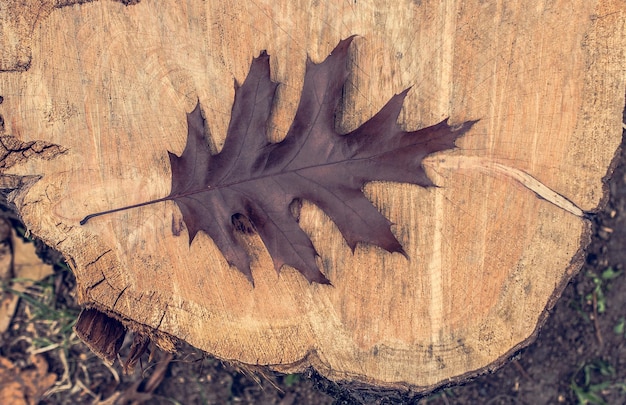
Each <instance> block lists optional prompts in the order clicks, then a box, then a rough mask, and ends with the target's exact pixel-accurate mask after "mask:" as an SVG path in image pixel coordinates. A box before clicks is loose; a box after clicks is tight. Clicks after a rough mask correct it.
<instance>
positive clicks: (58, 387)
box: [0, 119, 626, 405]
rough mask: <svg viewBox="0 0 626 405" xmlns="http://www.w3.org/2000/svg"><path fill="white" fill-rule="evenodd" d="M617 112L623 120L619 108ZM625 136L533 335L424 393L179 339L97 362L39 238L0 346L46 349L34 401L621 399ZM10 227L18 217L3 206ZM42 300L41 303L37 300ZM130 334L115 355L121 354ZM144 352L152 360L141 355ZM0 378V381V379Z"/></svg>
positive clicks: (625, 352)
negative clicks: (342, 380) (581, 251)
mask: <svg viewBox="0 0 626 405" xmlns="http://www.w3.org/2000/svg"><path fill="white" fill-rule="evenodd" d="M625 122H626V119H625ZM625 146H626V145H624V143H623V144H622V153H621V155H620V157H619V161H618V162H617V166H616V169H615V172H614V173H613V175H612V177H611V180H610V181H609V182H608V187H609V190H610V200H609V201H608V204H606V206H605V207H604V208H602V209H601V210H600V211H599V212H597V213H596V214H595V215H593V218H592V220H593V222H594V226H595V234H594V237H593V241H592V243H591V245H590V246H589V247H588V249H587V253H586V259H587V260H586V264H585V265H584V266H583V268H582V269H581V271H580V273H579V274H578V275H577V276H575V277H574V278H573V279H572V280H571V282H570V283H569V285H568V286H567V287H566V289H565V291H564V292H563V294H562V296H561V298H560V299H559V300H558V302H557V303H556V305H555V307H554V308H553V309H552V310H551V313H550V314H549V316H548V317H547V319H546V322H545V324H544V325H543V326H542V327H541V328H540V330H539V333H538V338H537V340H536V341H535V342H534V343H532V344H531V345H530V346H528V347H527V348H526V349H523V350H521V351H520V352H519V353H517V354H516V355H515V356H513V358H512V359H511V360H510V361H509V362H507V363H506V365H504V366H503V367H502V368H500V369H499V370H496V371H494V372H492V373H490V374H486V375H482V376H479V377H476V378H474V379H472V380H470V381H466V382H465V383H464V384H462V385H453V386H449V387H445V388H440V389H439V390H437V391H435V392H433V393H430V394H427V395H424V394H422V395H418V396H416V395H411V394H409V393H403V392H385V393H380V392H378V393H376V392H374V391H372V390H363V389H361V390H355V389H352V390H349V389H348V387H345V386H340V385H337V384H335V383H332V382H330V381H328V380H325V379H324V378H322V377H320V376H319V375H317V374H316V373H315V372H314V371H313V370H309V371H307V372H305V373H303V374H298V375H281V374H278V373H273V372H270V371H267V370H263V369H250V368H249V367H245V366H237V365H233V364H226V363H223V362H221V361H220V360H217V359H215V358H212V357H210V356H207V355H205V354H203V353H201V352H199V351H198V350H195V349H193V348H191V347H188V346H185V345H181V347H180V351H179V353H178V354H176V355H175V356H174V358H173V359H172V358H170V357H168V356H167V355H166V354H165V353H160V352H159V351H158V350H152V351H150V350H149V352H150V353H146V354H145V355H144V357H142V358H141V360H140V362H139V363H138V365H137V366H136V367H135V370H134V372H129V373H128V374H125V373H124V371H123V369H122V366H121V365H120V362H116V364H115V365H114V366H112V367H110V366H107V365H105V363H103V362H102V360H100V359H99V358H98V357H96V356H95V355H93V354H92V353H91V352H90V351H89V349H88V348H87V347H86V346H85V345H84V344H83V343H81V342H80V340H79V339H78V338H77V337H76V336H75V334H74V333H73V332H72V331H71V326H72V323H73V322H74V320H75V319H76V316H77V314H78V312H79V308H78V306H77V305H76V301H75V297H74V295H73V288H74V279H73V276H72V274H71V272H70V271H69V269H68V268H67V267H66V266H64V265H63V262H62V260H61V258H60V256H58V254H56V253H55V252H54V251H52V250H50V249H48V248H46V247H45V246H43V245H40V244H39V242H37V241H35V243H36V244H39V245H38V250H39V253H40V256H41V257H42V258H43V260H44V261H46V262H48V263H52V264H54V266H55V274H54V275H53V276H51V277H50V278H49V279H47V280H45V282H43V283H39V284H38V285H36V286H35V287H31V288H30V289H29V290H28V291H27V293H28V294H29V297H30V298H32V299H28V300H27V299H21V300H20V304H19V306H18V309H17V311H16V313H15V316H14V317H13V320H12V323H11V325H10V327H9V329H8V331H6V332H4V333H3V334H2V335H0V356H2V357H4V358H5V359H8V360H9V361H10V362H12V363H13V364H14V365H15V366H17V367H19V368H21V369H28V368H29V367H31V368H32V367H34V366H33V357H32V356H31V355H32V354H33V353H39V354H40V355H43V356H45V359H46V361H47V362H48V367H49V372H51V373H54V374H56V375H57V381H56V383H55V384H54V385H53V386H52V387H50V389H48V391H47V393H46V394H44V395H43V396H42V397H41V398H36V399H33V398H31V400H32V402H31V403H37V402H39V403H42V404H82V403H85V404H115V403H120V404H121V403H137V404H139V403H147V404H225V403H255V404H281V405H289V404H333V403H335V404H360V403H379V404H391V403H407V404H409V403H415V404H491V405H496V404H559V403H562V404H604V403H606V404H618V403H626V324H625V323H626V293H625V292H626V275H624V271H625V269H624V268H623V267H624V263H626V249H625V247H626V153H624V150H625V149H626V148H625ZM0 216H4V217H5V218H7V219H8V220H9V221H10V223H11V224H12V226H13V227H15V228H16V229H17V231H18V234H23V228H22V227H21V225H20V223H19V221H18V220H17V218H15V217H14V216H13V215H12V214H11V213H10V212H9V211H7V210H4V211H3V212H2V213H0ZM37 302H39V304H37ZM130 344H131V339H130V338H128V337H127V341H126V342H125V343H124V346H123V349H122V352H121V354H122V357H124V355H126V354H128V351H129V346H130ZM149 355H150V356H151V357H153V358H152V359H149V358H148V356H149ZM0 385H1V384H0Z"/></svg>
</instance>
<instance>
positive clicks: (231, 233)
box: [83, 37, 473, 284]
mask: <svg viewBox="0 0 626 405" xmlns="http://www.w3.org/2000/svg"><path fill="white" fill-rule="evenodd" d="M352 39H353V37H350V38H347V39H344V40H342V41H341V42H339V44H338V45H337V47H335V49H334V50H333V51H332V53H331V54H330V55H329V56H328V57H327V58H326V60H324V61H323V62H322V63H320V64H315V63H313V62H312V61H311V60H310V59H309V60H307V64H306V73H305V76H304V86H303V89H302V94H301V98H300V103H299V105H298V108H297V110H296V114H295V117H294V120H293V122H292V124H291V127H290V128H289V130H288V132H287V135H286V136H285V138H284V140H282V141H281V142H277V143H271V142H269V141H268V139H267V133H266V132H267V126H268V121H269V118H270V115H271V113H272V105H273V103H274V97H275V92H276V88H277V86H278V83H276V82H273V81H272V80H271V79H270V68H269V56H268V55H267V53H266V52H262V53H261V54H260V56H259V57H257V58H254V59H253V61H252V64H251V66H250V71H249V73H248V76H247V77H246V79H245V81H244V82H243V84H241V85H238V84H237V83H236V84H235V87H236V88H235V101H234V103H233V107H232V114H231V120H230V124H229V127H228V132H227V136H226V140H225V143H224V146H223V148H222V150H221V151H220V152H219V153H217V154H213V153H212V152H211V149H210V147H209V143H208V141H207V136H209V134H208V132H209V131H208V129H207V128H206V124H205V120H204V118H203V117H202V112H201V106H200V104H199V103H198V104H197V105H196V107H195V109H194V110H193V111H192V112H191V113H189V114H188V115H187V123H188V138H187V144H186V146H185V149H184V151H183V153H182V155H181V156H176V155H175V154H173V153H171V152H170V153H169V157H170V163H171V168H172V188H171V193H170V194H169V196H167V197H165V198H162V199H159V200H155V202H158V201H165V200H173V201H174V202H175V203H176V204H177V206H178V207H179V209H180V211H181V212H182V216H183V221H184V223H185V225H186V227H187V229H188V232H189V243H191V242H192V241H193V240H194V238H195V237H196V235H197V233H198V232H200V231H203V232H205V233H206V234H207V235H208V236H209V237H210V238H211V239H212V240H213V241H214V243H215V244H216V246H217V247H218V248H219V249H220V251H221V252H222V254H223V255H224V257H225V258H226V260H227V261H228V262H229V263H230V264H231V265H233V266H235V267H236V268H237V269H239V271H241V272H242V273H243V274H244V275H246V277H248V279H249V280H250V281H251V282H252V281H253V279H252V272H251V270H250V257H249V256H248V253H247V251H246V249H245V248H244V246H242V244H241V243H240V242H239V239H238V237H237V235H236V226H235V224H234V219H235V218H237V217H244V218H247V220H249V222H250V223H251V224H252V226H253V228H254V229H255V230H256V232H258V234H259V236H260V237H261V239H262V241H263V243H264V244H265V246H266V248H267V250H268V252H269V253H270V256H271V258H272V260H273V262H274V267H275V269H276V270H277V271H280V268H281V267H282V266H283V265H288V266H291V267H293V268H295V269H297V270H298V271H299V272H300V273H302V275H304V277H305V278H306V279H307V280H308V281H309V282H317V283H323V284H327V283H329V280H328V279H327V278H326V277H325V276H324V274H322V272H321V271H320V269H319V267H318V265H317V263H316V257H317V256H318V253H317V251H316V250H315V247H314V246H313V244H312V242H311V240H310V238H309V236H308V235H307V234H306V233H305V232H304V231H303V230H302V229H301V228H300V226H299V224H298V219H297V218H296V217H295V216H294V214H293V211H292V209H291V206H292V203H293V202H294V201H300V200H307V201H310V202H312V203H313V204H315V205H317V206H318V207H319V208H320V209H322V210H323V211H324V212H325V213H326V215H328V216H329V217H330V218H331V219H332V221H333V222H334V223H335V224H336V226H337V228H338V229H339V231H340V232H341V234H342V235H343V237H344V239H345V240H346V242H347V244H348V246H350V248H351V249H352V250H353V251H354V249H355V247H356V245H357V243H359V242H362V243H369V244H373V245H376V246H379V247H381V248H383V249H385V250H387V251H388V252H392V253H393V252H398V253H401V254H404V255H406V254H405V252H404V250H403V248H402V245H401V244H400V242H399V241H398V240H397V239H396V237H395V236H394V235H393V233H392V232H391V225H392V224H391V222H390V221H389V220H388V219H387V218H385V217H384V216H383V215H382V214H381V213H380V212H379V211H378V210H377V209H376V207H375V206H374V205H373V204H372V203H371V202H370V201H369V200H368V199H367V198H366V197H365V195H364V194H363V187H364V185H365V184H366V183H368V182H372V181H391V182H400V183H410V184H416V185H420V186H423V187H428V186H433V183H432V181H431V180H430V179H429V178H428V177H427V175H426V172H425V171H424V168H423V167H422V160H423V159H424V158H425V157H426V156H428V155H430V154H432V153H435V152H439V151H443V150H446V149H451V148H454V147H455V144H454V142H455V140H456V139H457V138H458V137H459V136H461V135H463V134H464V133H465V132H466V131H467V130H468V129H469V128H470V127H471V126H472V124H473V122H467V123H465V124H464V125H462V126H461V127H460V128H458V129H456V130H455V129H453V128H452V127H451V126H449V125H448V124H447V123H446V122H445V120H444V121H442V122H440V123H438V124H436V125H433V126H430V127H427V128H423V129H419V130H417V131H405V130H403V129H402V128H401V127H400V126H399V125H398V124H397V122H396V120H397V118H398V115H399V113H400V110H401V108H402V104H403V101H404V98H405V96H406V94H407V92H408V91H409V89H407V90H405V91H403V92H402V93H400V94H396V95H395V96H393V97H392V98H391V99H390V100H389V101H388V102H387V104H386V105H385V106H384V107H383V108H382V109H381V110H380V111H379V112H378V113H376V114H375V115H374V116H373V117H372V118H370V119H369V120H368V121H367V122H365V123H363V124H362V125H361V126H360V127H358V128H357V129H355V130H354V131H351V132H349V133H345V134H342V133H339V132H338V130H337V128H336V127H335V112H336V109H337V106H338V104H339V102H340V101H341V99H342V90H343V87H344V84H345V82H346V80H347V78H348V74H349V70H348V66H347V56H348V49H349V46H350V43H351V42H352ZM96 215H97V214H96ZM88 218H89V217H87V218H85V220H83V221H86V219H88ZM83 223H84V222H83Z"/></svg>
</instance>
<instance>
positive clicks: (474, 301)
mask: <svg viewBox="0 0 626 405" xmlns="http://www.w3.org/2000/svg"><path fill="white" fill-rule="evenodd" d="M78 3H82V2H81V1H73V0H69V1H62V2H58V1H52V0H30V1H12V0H9V1H4V2H3V3H2V4H1V5H0V27H1V32H2V36H0V49H2V52H1V55H0V95H1V96H2V100H3V102H2V104H0V114H1V115H2V117H3V121H0V122H3V126H2V128H1V134H2V138H1V140H2V144H1V145H0V146H1V148H0V150H2V151H3V153H2V154H1V155H0V165H1V166H0V167H2V174H1V177H0V180H1V185H2V186H3V188H10V189H13V190H14V191H13V192H12V193H11V199H12V201H13V202H14V204H15V206H16V208H17V210H18V211H19V213H20V215H21V216H22V218H23V220H24V223H25V224H26V225H27V226H28V228H29V230H30V232H32V234H33V235H36V236H37V237H39V238H41V239H42V240H43V241H45V242H46V243H47V244H49V245H50V246H52V247H54V248H56V249H58V250H59V251H60V252H62V253H63V254H64V255H65V257H66V258H67V261H68V263H69V264H70V266H71V268H72V270H73V271H74V273H75V275H76V280H77V284H78V285H77V294H78V297H79V300H80V302H81V303H82V305H84V306H85V307H88V308H95V309H98V310H99V311H102V312H104V313H107V314H108V315H109V316H111V317H113V318H115V319H117V320H119V321H120V322H121V323H122V324H123V325H125V327H128V328H130V329H132V330H135V331H139V332H141V333H143V334H144V335H148V336H150V337H151V338H152V339H153V340H154V341H155V342H156V343H157V344H159V345H160V346H161V347H163V348H165V349H170V350H171V349H172V348H173V346H172V342H174V341H175V340H176V339H181V340H184V341H186V342H188V343H190V344H191V345H193V346H195V347H197V348H199V349H202V350H204V351H206V352H208V353H211V354H213V355H215V356H218V357H220V358H222V359H228V360H235V361H238V362H241V363H247V364H254V365H269V366H271V367H272V368H274V369H276V370H279V371H283V372H296V371H299V370H303V369H304V368H306V367H308V366H313V367H314V368H315V369H316V370H318V371H319V372H320V373H322V374H323V375H325V376H326V377H328V378H330V379H333V380H336V381H340V380H341V381H349V382H356V383H369V384H375V385H377V386H379V387H384V388H396V387H405V388H412V389H415V390H427V389H431V388H433V387H435V386H438V385H441V384H443V383H449V382H450V381H454V380H458V379H462V378H464V377H465V376H468V375H472V374H475V373H479V372H481V371H484V370H485V369H487V368H491V367H496V366H498V365H500V364H502V363H503V362H504V361H505V360H506V359H507V357H508V356H509V355H511V353H513V352H514V351H516V350H518V349H519V348H520V347H522V346H524V345H526V344H527V343H528V342H529V341H530V340H532V338H533V337H534V336H535V334H536V333H537V330H538V327H539V326H540V325H541V324H542V322H544V320H545V318H546V314H547V311H548V310H549V309H550V308H551V307H552V306H553V304H554V302H555V300H556V299H558V297H559V295H560V293H561V291H562V290H563V288H564V286H565V284H566V283H567V282H568V280H569V279H570V277H571V276H572V275H573V274H574V273H576V272H577V271H578V270H579V268H580V266H581V263H582V260H583V250H584V248H585V246H586V245H587V243H588V242H589V238H590V234H591V221H589V219H587V218H588V216H589V215H590V213H592V212H593V211H594V210H596V209H597V208H598V207H599V206H600V205H601V204H602V203H603V201H605V200H606V190H605V188H604V183H603V178H604V177H605V176H606V175H607V173H608V174H610V173H611V171H612V161H613V159H614V157H615V156H616V150H617V148H618V145H619V143H620V138H621V129H622V116H621V113H622V109H623V106H624V94H625V75H624V71H625V66H626V64H625V53H624V49H626V40H625V38H626V36H625V7H624V4H623V2H621V1H618V0H616V1H611V0H599V1H595V2H594V1H587V0H575V1H574V3H572V2H567V3H564V2H557V3H545V2H533V3H532V4H528V3H523V4H522V3H519V4H515V3H510V2H506V1H502V2H488V3H482V2H478V1H469V2H468V1H462V2H454V1H445V2H427V1H409V0H406V1H404V0H402V1H398V2H394V4H393V5H390V4H389V2H385V1H359V2H356V1H355V2H352V1H349V2H317V1H306V0H297V1H284V2H274V1H271V2H270V1H260V2H259V1H254V2H237V1H232V0H224V1H210V2H204V1H201V0H190V1H186V2H168V3H167V4H166V3H165V2H161V1H157V0H154V1H149V0H141V1H136V2H135V1H133V2H114V1H94V2H89V3H84V4H78ZM124 3H126V4H124ZM353 34H357V35H358V37H357V38H356V39H355V40H354V42H353V44H352V47H351V50H350V61H349V64H350V70H351V72H352V73H351V76H350V79H349V81H348V85H346V87H345V89H344V93H345V98H344V101H343V104H342V105H341V106H340V108H339V113H338V115H337V125H338V127H339V128H341V129H342V131H346V132H347V131H349V130H351V129H354V128H356V127H357V126H359V125H360V124H361V123H362V122H364V121H365V120H367V119H368V118H369V117H371V116H372V115H373V114H374V113H376V112H377V111H378V110H380V108H381V107H382V106H383V105H384V104H385V103H386V101H387V100H388V99H389V98H390V97H391V96H392V95H393V94H396V93H399V92H400V91H402V90H404V89H406V88H408V87H411V86H412V87H411V90H410V91H409V93H408V96H407V97H406V99H405V102H404V107H403V110H402V113H401V115H400V117H399V122H400V124H401V125H402V126H403V127H405V128H408V129H411V130H415V129H417V128H422V127H425V126H428V125H432V124H434V123H437V122H439V121H441V120H442V119H445V118H446V117H450V118H449V122H450V123H451V124H458V123H462V122H464V121H469V120H479V122H478V123H476V124H475V125H474V126H473V127H472V129H471V130H470V131H469V132H468V133H467V134H465V135H464V136H463V137H462V138H461V139H459V140H458V141H457V143H456V144H457V146H458V148H456V149H454V150H449V151H445V152H442V153H437V154H435V155H432V156H429V157H428V158H427V159H426V160H425V161H424V167H425V168H426V170H427V173H428V176H429V177H430V178H431V179H432V180H433V181H434V183H435V184H436V185H437V187H431V188H422V187H419V186H414V185H407V184H398V183H381V182H377V183H369V184H368V185H367V186H366V187H365V189H364V190H365V193H366V195H367V196H368V198H369V199H370V200H371V201H372V202H373V203H374V204H375V206H376V207H377V208H378V209H379V210H380V211H381V213H383V214H384V215H385V217H387V218H388V219H389V220H390V221H391V222H392V223H393V224H394V225H393V227H392V230H393V232H394V234H395V236H396V237H397V238H398V240H399V241H400V242H401V244H402V246H403V247H404V250H405V251H406V252H407V256H408V258H406V257H404V256H402V255H398V254H390V253H388V252H386V251H384V250H382V249H380V248H377V247H374V246H370V245H367V244H359V245H358V246H357V248H356V250H355V251H354V252H352V251H351V249H350V247H349V246H348V245H347V244H346V242H345V241H344V239H343V238H342V236H341V234H340V233H339V231H338V229H337V228H336V226H335V225H334V223H333V222H332V221H331V220H330V219H329V218H328V217H327V216H326V215H325V214H324V213H323V212H322V211H321V210H320V209H319V208H317V207H316V206H315V205H313V204H310V203H308V202H306V201H305V202H304V205H303V207H302V209H301V212H300V226H301V227H302V228H303V229H304V230H305V232H306V233H307V234H308V235H309V236H310V238H311V239H312V241H313V244H314V246H315V248H316V249H317V251H318V252H319V254H320V258H319V262H318V263H319V264H320V267H321V269H322V271H323V272H324V274H325V275H326V276H327V277H328V278H329V279H330V281H331V282H332V285H321V284H316V283H312V284H311V283H308V282H307V281H306V280H305V279H304V277H302V276H301V275H300V274H299V273H297V272H296V271H295V270H294V269H292V268H289V267H283V269H282V271H281V272H280V274H277V272H276V271H275V270H274V267H273V265H272V260H271V258H270V257H269V255H268V253H267V251H266V249H265V247H264V245H263V243H262V242H261V240H260V239H259V237H258V236H257V235H255V234H251V235H247V236H243V238H245V240H246V243H247V245H248V249H249V253H250V255H251V256H252V257H253V258H254V259H253V261H252V272H253V276H254V280H255V285H254V286H253V285H252V284H251V283H250V282H249V280H248V279H246V277H245V276H243V275H242V274H241V273H240V272H238V271H237V270H236V269H234V268H232V267H231V266H229V265H228V263H227V262H226V260H225V259H224V257H223V255H222V254H221V253H220V251H219V250H218V249H217V248H216V246H215V244H214V243H213V241H212V240H211V239H210V238H208V237H207V236H206V235H204V234H203V233H200V234H199V235H198V236H197V237H196V239H195V240H194V241H193V243H192V244H191V245H189V238H188V234H187V231H186V230H185V229H184V227H182V228H181V227H180V224H181V213H180V210H179V209H178V207H177V206H176V205H175V204H174V203H172V202H171V201H170V202H163V203H159V204H155V205H151V206H146V207H142V208H138V209H134V210H129V211H124V212H119V213H116V214H111V215H108V216H103V217H100V218H97V219H94V220H92V221H90V222H89V223H87V224H86V225H84V226H81V225H80V224H79V221H80V220H81V219H82V218H83V217H84V216H85V215H87V214H90V213H93V212H97V211H103V210H107V209H111V208H116V207H120V206H125V205H132V204H136V203H141V202H144V201H147V200H151V199H157V198H160V197H163V196H166V195H167V194H168V193H169V189H170V181H171V171H170V162H169V159H168V151H171V152H173V153H175V154H177V155H180V154H181V153H182V150H183V148H184V147H185V142H186V137H187V124H186V113H188V112H190V111H191V110H192V109H193V108H194V106H195V104H196V102H197V101H198V100H200V103H201V104H202V106H203V112H204V115H205V118H206V122H207V125H208V127H209V128H210V131H211V137H212V141H213V144H214V145H215V147H216V148H217V149H218V150H219V149H220V148H221V147H222V145H223V143H224V139H225V137H226V129H227V126H228V123H229V119H230V111H231V106H232V102H233V97H234V88H233V81H234V80H236V81H237V82H239V83H241V82H243V80H244V78H245V77H246V74H247V72H248V68H249V66H250V61H251V60H252V58H253V57H255V56H258V55H259V54H260V52H261V51H262V50H267V53H268V54H269V55H270V64H271V74H272V80H274V81H276V82H280V83H281V84H280V86H279V87H278V93H277V94H278V96H277V100H276V102H275V105H274V109H275V110H274V113H273V115H272V119H271V125H270V127H269V129H268V137H269V139H270V140H272V141H274V142H276V141H279V140H281V139H282V137H284V136H285V133H286V131H287V129H288V128H289V126H290V123H291V121H292V120H293V117H294V114H295V111H296V108H297V105H298V101H299V98H300V92H301V89H302V82H303V77H304V72H305V66H306V60H307V56H309V57H310V58H311V60H312V61H314V62H316V63H319V62H321V61H322V60H323V59H324V58H325V57H326V56H327V55H328V54H329V52H330V51H331V50H332V49H333V47H334V46H335V45H336V44H337V43H338V42H339V40H340V39H343V38H346V37H348V36H350V35H353ZM177 234H179V235H178V236H177Z"/></svg>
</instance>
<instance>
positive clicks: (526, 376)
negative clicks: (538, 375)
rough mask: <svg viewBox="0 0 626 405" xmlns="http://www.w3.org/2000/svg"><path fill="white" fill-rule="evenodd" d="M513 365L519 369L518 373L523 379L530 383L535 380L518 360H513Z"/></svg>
mask: <svg viewBox="0 0 626 405" xmlns="http://www.w3.org/2000/svg"><path fill="white" fill-rule="evenodd" d="M512 363H513V366H514V367H515V368H516V369H517V371H519V373H520V374H521V375H522V377H524V378H526V379H527V380H529V381H533V378H532V377H531V376H530V374H528V372H527V371H526V369H524V367H522V365H521V364H520V363H519V361H518V360H517V359H513V361H512Z"/></svg>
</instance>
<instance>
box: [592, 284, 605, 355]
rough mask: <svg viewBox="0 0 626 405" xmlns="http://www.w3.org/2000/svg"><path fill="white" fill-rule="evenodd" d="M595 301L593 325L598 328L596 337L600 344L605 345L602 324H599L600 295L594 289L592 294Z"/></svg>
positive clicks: (593, 301)
mask: <svg viewBox="0 0 626 405" xmlns="http://www.w3.org/2000/svg"><path fill="white" fill-rule="evenodd" d="M591 297H592V303H593V327H594V329H595V330H596V339H598V344H599V345H600V346H602V345H604V339H603V338H602V332H601V331H600V325H599V324H598V296H597V294H596V292H595V291H594V292H593V293H592V294H591Z"/></svg>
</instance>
